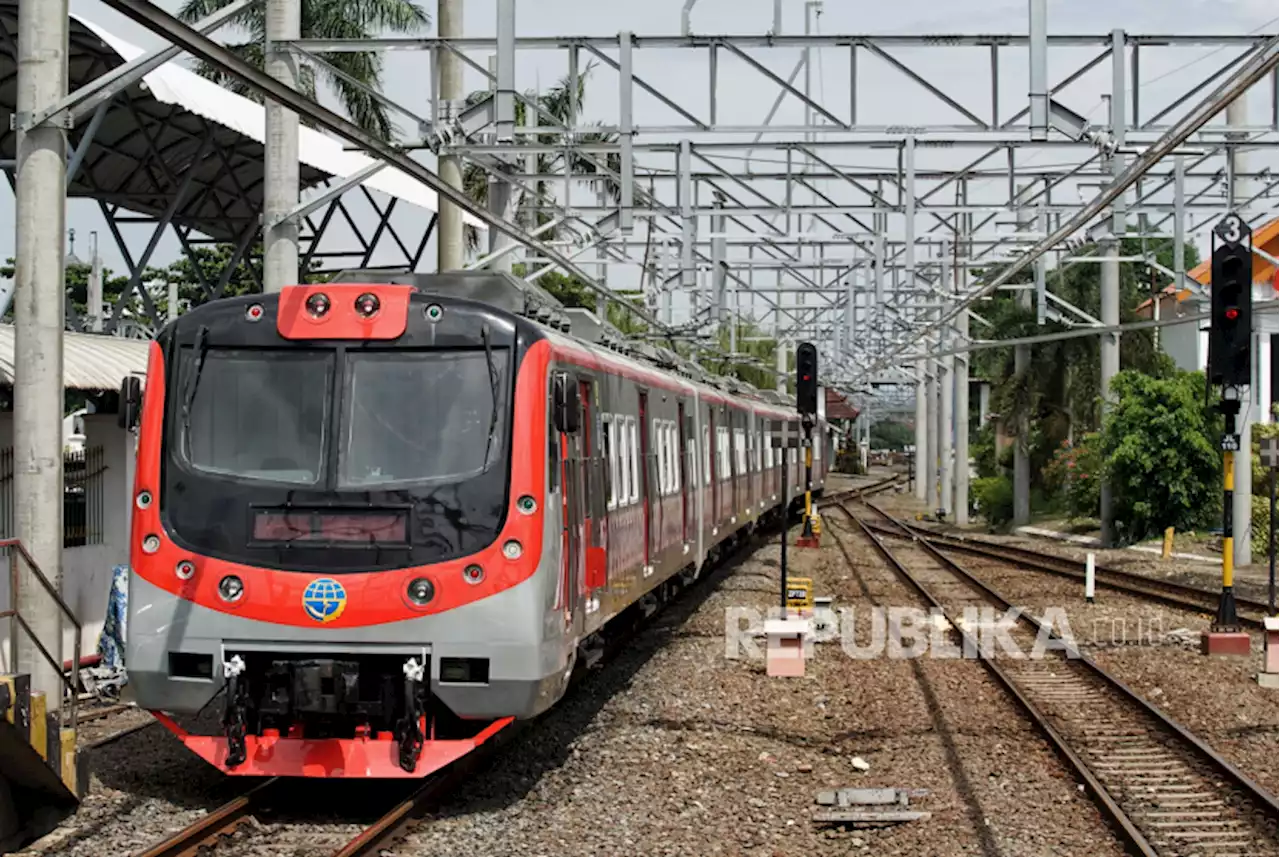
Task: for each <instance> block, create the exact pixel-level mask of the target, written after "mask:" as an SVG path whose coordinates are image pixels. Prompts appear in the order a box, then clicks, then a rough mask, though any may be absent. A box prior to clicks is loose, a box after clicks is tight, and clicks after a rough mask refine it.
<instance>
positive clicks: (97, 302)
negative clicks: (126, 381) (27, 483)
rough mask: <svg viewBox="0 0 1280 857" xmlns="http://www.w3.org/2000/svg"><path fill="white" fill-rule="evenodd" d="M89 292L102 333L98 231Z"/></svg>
mask: <svg viewBox="0 0 1280 857" xmlns="http://www.w3.org/2000/svg"><path fill="white" fill-rule="evenodd" d="M88 292H89V294H88V298H89V329H90V330H92V331H93V332H94V333H102V257H101V256H99V255H98V233H96V232H95V233H93V259H92V261H91V263H90V267H89V283H88ZM129 484H130V485H132V484H133V483H132V482H131V483H129Z"/></svg>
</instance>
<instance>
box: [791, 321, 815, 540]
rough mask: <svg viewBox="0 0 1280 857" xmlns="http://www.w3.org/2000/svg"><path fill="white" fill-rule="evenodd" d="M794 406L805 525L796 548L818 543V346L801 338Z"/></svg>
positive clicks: (797, 356)
mask: <svg viewBox="0 0 1280 857" xmlns="http://www.w3.org/2000/svg"><path fill="white" fill-rule="evenodd" d="M796 410H798V411H799V412H800V421H801V425H803V426H804V529H802V530H801V531H800V538H798V539H796V547H798V548H816V547H818V544H819V542H818V532H817V530H816V528H815V527H814V514H813V423H814V419H815V418H816V416H817V413H818V349H817V348H815V347H814V346H813V343H811V342H802V343H800V347H799V348H797V349H796Z"/></svg>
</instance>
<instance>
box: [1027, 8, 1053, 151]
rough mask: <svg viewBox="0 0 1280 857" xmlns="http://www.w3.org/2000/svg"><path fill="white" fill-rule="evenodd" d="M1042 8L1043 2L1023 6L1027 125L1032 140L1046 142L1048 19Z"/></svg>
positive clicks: (1047, 118)
mask: <svg viewBox="0 0 1280 857" xmlns="http://www.w3.org/2000/svg"><path fill="white" fill-rule="evenodd" d="M1046 5H1047V2H1046V0H1029V2H1028V6H1027V28H1028V31H1029V33H1030V38H1029V40H1028V43H1029V51H1028V58H1029V59H1030V69H1029V78H1028V79H1029V83H1030V87H1029V89H1030V96H1031V101H1030V105H1029V113H1028V122H1027V124H1028V125H1030V127H1031V139H1032V140H1047V139H1049V41H1048V32H1049V28H1048V18H1049V16H1048V13H1047V11H1046Z"/></svg>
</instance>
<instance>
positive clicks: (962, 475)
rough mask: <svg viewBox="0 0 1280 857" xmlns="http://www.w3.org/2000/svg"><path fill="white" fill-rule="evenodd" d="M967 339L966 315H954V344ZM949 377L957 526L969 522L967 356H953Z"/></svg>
mask: <svg viewBox="0 0 1280 857" xmlns="http://www.w3.org/2000/svg"><path fill="white" fill-rule="evenodd" d="M968 339H969V313H967V312H962V313H960V314H959V315H958V316H956V344H957V345H967V344H968ZM951 375H952V377H953V378H954V379H955V390H956V400H955V416H954V419H955V426H956V428H955V431H956V447H955V453H954V455H953V462H954V464H953V468H954V474H955V475H954V476H953V477H952V491H953V501H952V509H953V510H954V511H953V512H952V515H953V517H954V520H955V522H956V523H957V524H958V525H960V526H962V527H963V526H966V525H968V523H969V355H968V354H956V355H954V356H953V357H952V358H951Z"/></svg>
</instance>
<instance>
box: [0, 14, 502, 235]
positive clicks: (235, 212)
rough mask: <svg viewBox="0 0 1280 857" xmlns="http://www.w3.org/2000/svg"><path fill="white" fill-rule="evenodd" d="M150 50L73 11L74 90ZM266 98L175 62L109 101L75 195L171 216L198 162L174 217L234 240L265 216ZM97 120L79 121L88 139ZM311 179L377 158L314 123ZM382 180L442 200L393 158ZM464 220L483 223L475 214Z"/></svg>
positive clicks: (4, 76)
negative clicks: (346, 146) (225, 86)
mask: <svg viewBox="0 0 1280 857" xmlns="http://www.w3.org/2000/svg"><path fill="white" fill-rule="evenodd" d="M19 2H20V0H0V110H2V111H4V112H7V113H9V114H12V113H13V112H14V110H15V105H16V95H17V63H16V55H17V50H16V41H17V30H18V23H17V19H18V5H19ZM143 53H145V51H143V49H142V48H139V47H137V46H135V45H132V44H130V43H129V42H127V41H125V40H124V39H121V38H119V37H118V36H115V35H113V34H112V33H110V32H108V31H107V29H106V28H105V27H102V26H101V25H99V24H97V23H95V22H93V21H92V20H90V19H88V18H87V17H85V16H83V15H72V16H71V38H70V53H69V62H68V72H69V81H68V86H69V88H70V89H71V90H75V89H78V88H79V87H81V86H83V85H85V84H86V83H89V82H91V81H93V80H94V79H95V78H97V77H99V76H100V75H102V74H104V73H106V72H107V71H109V70H110V69H112V68H115V67H116V66H119V65H123V64H124V63H125V62H128V61H129V60H132V59H134V58H135V57H138V56H140V55H142V54H143ZM265 113H266V111H265V109H264V108H263V107H262V105H260V104H258V103H256V102H254V101H250V100H249V99H247V98H244V97H243V96H240V95H236V94H235V93H232V92H229V91H227V90H226V89H223V88H222V87H220V86H218V85H217V84H215V83H214V82H212V81H210V80H206V79H205V78H202V77H200V76H199V75H198V74H195V73H194V72H192V71H190V70H189V69H187V68H184V67H183V66H181V65H179V64H178V62H177V61H171V62H168V63H166V64H164V65H162V66H160V67H159V68H157V69H155V70H154V71H152V72H151V73H149V74H147V75H145V76H144V77H143V79H142V81H141V82H140V83H135V84H134V85H133V86H131V87H129V88H128V89H127V90H126V91H125V92H124V93H122V94H120V95H118V96H117V97H116V98H115V99H114V100H112V101H111V102H110V105H109V107H107V108H106V110H105V113H104V115H103V117H102V119H101V121H100V123H98V127H97V128H96V130H95V131H94V135H93V138H92V142H91V143H90V145H89V147H88V149H87V151H86V153H85V157H84V160H83V162H82V165H81V167H80V169H79V170H78V171H77V173H76V175H75V177H74V179H73V180H72V182H71V184H70V186H69V187H68V188H67V195H68V196H71V197H91V198H94V199H99V200H101V201H103V202H104V203H107V204H109V205H118V206H120V207H121V208H123V209H127V210H130V211H134V212H137V213H139V214H144V215H150V216H153V217H163V216H164V214H165V212H166V210H167V209H168V208H169V206H170V204H171V203H172V202H173V200H174V198H175V194H176V192H177V190H178V188H179V186H180V184H181V182H182V180H183V179H184V178H185V177H186V174H187V173H188V172H189V171H193V170H194V171H195V172H194V175H193V176H192V181H191V184H190V185H189V188H188V191H187V193H186V194H185V195H184V196H183V197H182V198H181V199H180V200H179V203H178V206H177V208H176V210H175V211H174V214H173V217H172V223H173V224H174V225H176V226H187V227H190V228H192V229H194V230H195V231H197V232H201V233H203V234H205V235H208V236H209V237H211V238H214V239H217V240H222V241H231V240H234V239H235V238H237V237H238V236H240V235H241V234H243V232H244V229H245V227H246V226H248V225H251V224H256V223H257V222H258V219H259V213H260V211H261V209H262V195H263V179H264V166H263V160H264V159H263V140H264V139H265V124H266V119H265ZM91 125H92V123H91V122H90V121H89V118H88V117H86V118H85V119H84V120H83V121H81V122H80V124H79V125H78V126H77V127H76V128H75V129H74V130H73V131H72V132H71V139H70V143H71V146H72V147H74V146H76V145H78V143H79V140H80V139H81V137H82V135H84V134H85V133H87V129H89V128H90V127H91ZM15 143H16V134H15V133H14V132H13V131H12V130H9V123H8V122H4V123H3V124H2V125H0V158H6V159H12V158H13V157H14V154H15V153H14V149H15ZM299 161H300V172H301V184H302V187H303V188H307V187H311V186H314V185H317V184H319V183H321V182H323V181H325V180H326V179H331V178H336V179H338V180H341V179H344V178H346V177H348V176H351V175H354V174H355V173H358V172H360V171H361V170H363V169H365V168H366V167H368V166H369V165H370V164H371V163H372V160H371V159H370V158H368V157H366V156H364V155H362V154H359V153H357V152H348V151H345V150H344V148H343V144H342V143H341V142H339V141H338V140H336V139H334V138H332V137H329V136H327V135H325V134H322V133H321V132H319V131H315V130H313V129H310V128H305V127H304V128H302V129H301V131H300V134H299ZM361 184H363V185H364V186H365V187H366V188H367V189H369V190H375V191H381V192H382V193H385V194H388V195H389V196H391V197H393V198H396V199H398V200H400V201H401V202H404V203H409V204H412V205H414V206H417V207H418V208H421V209H425V210H427V211H432V212H434V211H436V210H437V196H436V193H435V191H433V190H431V189H430V188H428V187H426V186H425V185H423V184H421V183H420V182H418V181H417V180H415V179H413V178H410V177H409V176H407V175H405V174H404V173H402V172H401V171H399V170H397V169H395V168H393V167H385V168H383V169H382V170H380V171H378V172H376V173H374V174H373V175H372V176H370V177H368V178H367V179H365V180H364V181H363V182H362V183H361ZM466 222H467V223H469V224H470V225H472V226H474V227H476V228H479V229H484V228H486V227H485V224H484V223H483V222H482V221H480V220H477V219H475V218H474V217H472V216H471V215H466Z"/></svg>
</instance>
